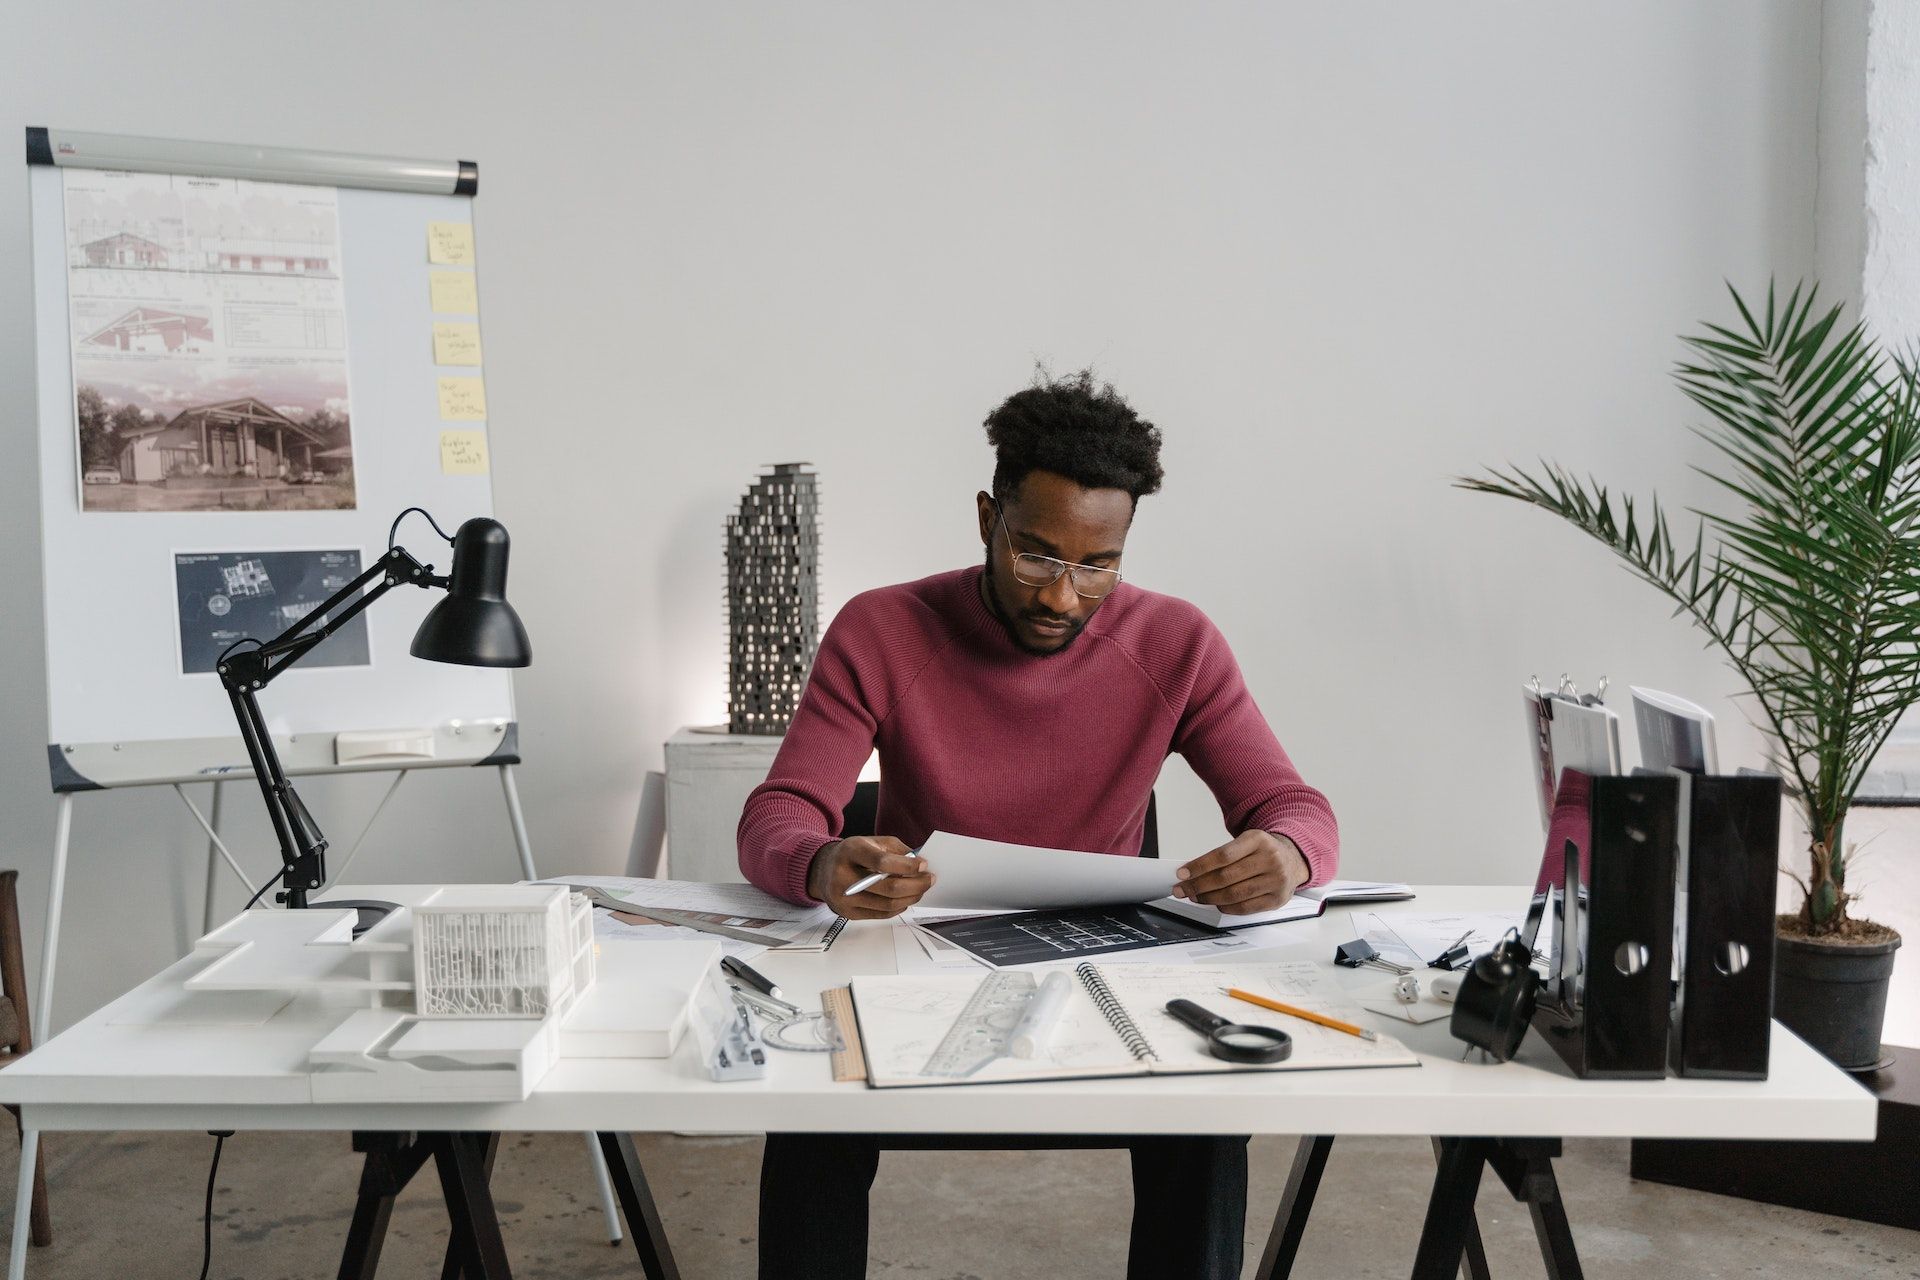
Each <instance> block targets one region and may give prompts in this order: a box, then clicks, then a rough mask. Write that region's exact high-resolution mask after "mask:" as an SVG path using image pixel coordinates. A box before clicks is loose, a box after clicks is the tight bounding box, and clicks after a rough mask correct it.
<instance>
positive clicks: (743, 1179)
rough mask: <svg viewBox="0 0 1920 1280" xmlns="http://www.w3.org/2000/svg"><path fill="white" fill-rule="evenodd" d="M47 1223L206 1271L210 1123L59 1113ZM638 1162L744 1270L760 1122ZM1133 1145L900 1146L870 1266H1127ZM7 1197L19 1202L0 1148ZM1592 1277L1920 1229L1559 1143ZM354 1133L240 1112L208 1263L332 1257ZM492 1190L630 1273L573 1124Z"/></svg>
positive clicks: (122, 1250)
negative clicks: (1830, 1212)
mask: <svg viewBox="0 0 1920 1280" xmlns="http://www.w3.org/2000/svg"><path fill="white" fill-rule="evenodd" d="M50 1146H51V1163H50V1165H49V1171H50V1173H51V1177H52V1203H53V1218H54V1231H55V1240H54V1244H53V1245H52V1247H51V1248H47V1249H35V1250H33V1251H32V1253H31V1255H30V1257H29V1265H28V1274H29V1275H30V1276H31V1277H32V1278H33V1280H70V1278H78V1277H86V1278H88V1280H98V1278H99V1277H114V1278H116V1280H117V1278H126V1280H135V1278H137V1280H146V1278H147V1277H158V1276H169V1277H183V1278H190V1277H193V1276H196V1275H198V1274H199V1266H200V1240H201V1234H200V1233H201V1227H200V1215H201V1205H202V1197H203V1196H204V1194H205V1187H206V1177H207V1161H208V1159H209V1157H210V1156H211V1154H212V1150H213V1140H212V1139H211V1138H208V1137H206V1136H205V1135H203V1134H140V1133H106V1134H56V1135H53V1136H52V1137H51V1139H50ZM639 1147H640V1153H641V1159H642V1161H643V1163H644V1164H645V1166H646V1168H647V1171H648V1177H649V1179H650V1181H651V1182H652V1184H653V1188H654V1194H655V1195H656V1196H657V1197H658V1199H659V1202H660V1211H661V1215H662V1217H663V1218H664V1220H665V1222H666V1226H667V1230H668V1233H669V1235H670V1237H671V1239H672V1242H673V1247H674V1250H675V1252H676V1254H677V1256H678V1259H679V1262H680V1267H681V1270H682V1272H683V1274H684V1275H686V1276H687V1277H688V1280H701V1278H704V1277H750V1276H752V1275H753V1271H754V1258H755V1241H754V1200H755V1187H756V1179H757V1177H758V1170H759V1153H760V1140H759V1139H758V1138H757V1137H708V1138H683V1137H646V1138H642V1139H640V1140H639ZM1292 1152H1293V1143H1292V1142H1291V1140H1288V1139H1258V1140H1256V1141H1255V1142H1254V1145H1253V1162H1252V1163H1253V1175H1252V1179H1253V1185H1252V1188H1251V1208H1250V1211H1249V1214H1250V1217H1249V1244H1248V1254H1249V1262H1248V1265H1249V1267H1251V1265H1252V1263H1253V1261H1254V1260H1255V1258H1257V1255H1258V1253H1259V1250H1260V1247H1261V1244H1262V1242H1263V1241H1264V1239H1265V1232H1266V1228H1267V1225H1268V1224H1269V1222H1270V1220H1271V1215H1272V1213H1273V1211H1274V1207H1275V1205H1276V1204H1277V1203H1278V1201H1279V1198H1280V1190H1281V1185H1282V1183H1283V1181H1284V1179H1285V1176H1286V1171H1287V1167H1288V1164H1289V1162H1290V1160H1291V1158H1292ZM1125 1158H1126V1157H1125V1154H1124V1153H1122V1152H1097V1151H1088V1152H978V1153H972V1152H969V1153H957V1154H956V1153H944V1154H943V1153H925V1152H911V1153H894V1154H889V1155H886V1156H884V1157H882V1161H881V1166H880V1186H879V1187H878V1188H877V1189H876V1191H875V1194H874V1231H873V1240H872V1258H873V1263H872V1270H871V1274H872V1275H873V1276H876V1277H887V1276H900V1277H913V1278H914V1280H990V1278H992V1280H997V1278H999V1277H1029V1276H1037V1275H1045V1276H1046V1277H1047V1278H1048V1280H1082V1278H1083V1277H1085V1278H1091V1277H1118V1276H1120V1275H1122V1274H1123V1272H1124V1270H1125V1256H1126V1228H1127V1221H1128V1216H1129V1214H1130V1212H1131V1203H1130V1201H1131V1196H1130V1194H1129V1191H1128V1184H1127V1174H1126V1165H1125ZM4 1164H5V1169H6V1173H5V1175H4V1182H0V1204H6V1205H11V1204H12V1202H13V1200H12V1197H13V1175H12V1171H13V1164H12V1161H11V1159H8V1160H6V1161H5V1162H4ZM1560 1164H1561V1175H1560V1176H1561V1185H1562V1188H1563V1190H1564V1192H1565V1195H1566V1197H1567V1201H1568V1204H1569V1207H1570V1210H1571V1216H1572V1219H1573V1225H1574V1234H1575V1236H1576V1237H1577V1239H1578V1241H1579V1246H1580V1251H1581V1256H1582V1260H1583V1262H1584V1263H1585V1265H1586V1273H1587V1275H1589V1276H1591V1277H1594V1278H1595V1280H1606V1278H1607V1277H1632V1278H1633V1280H1669V1278H1673V1280H1682V1278H1686V1277H1720V1276H1727V1277H1732V1276H1740V1277H1782V1278H1783V1280H1784V1278H1786V1277H1794V1278H1796V1280H1797V1278H1799V1277H1809V1276H1819V1277H1821V1278H1822V1280H1855V1278H1858V1280H1866V1278H1868V1277H1873V1278H1874V1280H1896V1278H1898V1280H1912V1278H1915V1277H1920V1233H1914V1232H1908V1231H1900V1230H1896V1229H1894V1228H1890V1227H1875V1226H1867V1225H1862V1224H1858V1223H1852V1222H1847V1221H1844V1220H1842V1219H1837V1218H1825V1217H1821V1216H1818V1215H1815V1214H1808V1213H1799V1212H1796V1211H1793V1210H1789V1209H1775V1208H1769V1207H1767V1206H1763V1205H1754V1204H1749V1203H1746V1202H1745V1201H1740V1200H1731V1199H1724V1198H1722V1197H1718V1196H1710V1195H1703V1194H1699V1193H1695V1192H1688V1191H1677V1190H1673V1189H1671V1188H1667V1187H1660V1186H1655V1185H1652V1184H1641V1183H1635V1182H1633V1181H1632V1180H1630V1179H1629V1178H1628V1177H1627V1171H1626V1167H1627V1146H1626V1144H1625V1143H1624V1142H1578V1143H1571V1144H1569V1145H1568V1150H1567V1155H1566V1157H1565V1158H1564V1159H1563V1160H1562V1161H1561V1162H1560ZM358 1167H359V1166H358V1158H357V1157H355V1156H354V1155H353V1154H352V1153H351V1152H350V1151H349V1149H348V1144H347V1138H346V1136H345V1135H334V1134H270V1133H242V1134H240V1135H239V1136H238V1137H236V1138H232V1139H229V1140H228V1142H227V1146H226V1152H225V1154H224V1155H223V1157H222V1159H221V1166H220V1177H219V1187H218V1190H217V1192H216V1194H215V1198H214V1247H213V1270H212V1273H211V1274H212V1275H213V1276H215V1277H222V1278H231V1277H244V1278H245V1280H306V1278H308V1277H313V1278H319V1277H328V1276H332V1275H333V1274H334V1269H335V1267H336V1266H337V1265H338V1262H339V1252H340V1245H341V1242H342V1240H343V1239H344V1237H345V1233H346V1225H347V1218H348V1215H349V1213H350V1211H351V1208H352V1203H353V1192H354V1187H355V1184H356V1179H357V1177H358ZM1431 1171H1432V1155H1431V1152H1430V1149H1429V1147H1428V1146H1427V1144H1426V1143H1425V1142H1424V1141H1421V1140H1413V1139H1342V1140H1341V1141H1340V1142H1338V1143H1337V1144H1335V1146H1334V1150H1333V1157H1332V1159H1331V1160H1330V1161H1329V1163H1328V1166H1327V1176H1326V1181H1325V1182H1324V1183H1323V1184H1322V1187H1321V1194H1320V1201H1319V1207H1318V1210H1317V1212H1316V1213H1315V1216H1314V1219H1313V1223H1312V1225H1311V1226H1310V1227H1309V1228H1308V1232H1307V1238H1306V1242H1305V1245H1304V1247H1303V1250H1302V1257H1301V1261H1300V1264H1299V1266H1298V1267H1297V1268H1296V1272H1295V1274H1297V1275H1299V1276H1302V1277H1340V1278H1341V1280H1370V1278H1372V1277H1393V1276H1405V1275H1406V1274H1407V1270H1408V1267H1409V1265H1410V1263H1411V1261H1412V1258H1413V1250H1414V1242H1415V1240H1416V1239H1417V1237H1418V1235H1419V1229H1420V1219H1421V1214H1422V1211H1423V1209H1424V1206H1425V1194H1426V1184H1427V1181H1428V1179H1429V1177H1430V1175H1431ZM426 1173H427V1176H425V1177H423V1178H421V1179H417V1180H416V1182H415V1184H414V1185H413V1186H412V1187H410V1188H408V1192H407V1194H406V1195H405V1196H403V1197H402V1198H401V1200H400V1201H399V1203H398V1204H397V1205H396V1207H395V1210H394V1214H393V1222H392V1227H391V1230H390V1232H389V1235H388V1243H387V1247H386V1250H385V1252H384V1254H383V1255H382V1259H381V1274H382V1275H383V1276H390V1277H413V1276H432V1275H437V1274H439V1266H440V1259H441V1254H442V1250H443V1249H444V1248H445V1238H446V1237H445V1230H446V1217H445V1212H444V1210H443V1208H442V1207H441V1205H440V1203H439V1200H438V1186H437V1183H436V1181H435V1180H434V1179H433V1177H432V1176H431V1170H428V1171H426ZM494 1189H495V1191H494V1193H495V1196H496V1198H497V1201H498V1203H499V1206H500V1210H501V1216H502V1220H503V1223H504V1228H505V1234H506V1242H507V1249H508V1253H509V1255H510V1256H511V1258H512V1261H513V1265H514V1268H515V1272H514V1274H515V1275H516V1276H518V1277H521V1280H593V1278H594V1277H602V1276H622V1277H634V1276H638V1275H639V1274H640V1270H639V1265H638V1263H637V1261H636V1260H635V1258H634V1254H633V1252H632V1249H631V1247H630V1246H627V1245H624V1244H623V1245H622V1246H621V1247H620V1248H619V1249H617V1250H616V1249H612V1248H609V1247H608V1246H607V1244H606V1240H605V1237H604V1234H603V1232H602V1228H601V1218H600V1211H599V1206H598V1203H597V1201H596V1199H595V1197H594V1194H593V1188H592V1181H591V1177H590V1174H589V1172H588V1168H587V1162H586V1148H585V1142H584V1140H583V1139H582V1138H580V1137H579V1136H578V1135H574V1134H539V1135H525V1134H518V1135H508V1136H507V1137H506V1138H505V1139H504V1141H503V1143H502V1145H501V1149H500V1155H499V1161H498V1165H497V1167H496V1170H495V1175H494ZM1480 1219H1481V1229H1482V1232H1483V1233H1484V1235H1485V1238H1486V1241H1487V1250H1488V1255H1489V1258H1490V1260H1491V1262H1492V1269H1493V1273H1494V1275H1496V1276H1498V1277H1503V1278H1505V1277H1517V1276H1538V1275H1541V1274H1542V1268H1541V1264H1540V1258H1539V1255H1538V1253H1537V1252H1536V1251H1535V1247H1534V1244H1533V1236H1532V1228H1531V1226H1530V1224H1529V1221H1528V1217H1527V1214H1526V1212H1525V1211H1524V1209H1523V1208H1522V1207H1521V1206H1519V1205H1516V1204H1515V1203H1514V1202H1513V1201H1511V1200H1509V1199H1508V1198H1507V1196H1506V1193H1505V1191H1504V1189H1503V1188H1501V1187H1500V1185H1499V1184H1498V1182H1497V1181H1496V1180H1494V1179H1492V1178H1491V1177H1489V1178H1488V1180H1487V1182H1486V1183H1485V1184H1483V1187H1482V1190H1481V1197H1480Z"/></svg>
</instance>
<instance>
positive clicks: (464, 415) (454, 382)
mask: <svg viewBox="0 0 1920 1280" xmlns="http://www.w3.org/2000/svg"><path fill="white" fill-rule="evenodd" d="M440 416H441V418H442V419H444V420H445V421H447V422H483V421H485V420H486V416H487V384H486V382H485V381H484V380H483V379H480V378H442V379H440Z"/></svg>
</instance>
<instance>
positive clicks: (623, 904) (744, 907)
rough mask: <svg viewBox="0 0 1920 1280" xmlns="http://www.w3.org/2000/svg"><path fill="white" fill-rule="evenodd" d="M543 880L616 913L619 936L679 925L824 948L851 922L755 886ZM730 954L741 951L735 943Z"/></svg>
mask: <svg viewBox="0 0 1920 1280" xmlns="http://www.w3.org/2000/svg"><path fill="white" fill-rule="evenodd" d="M538 883H541V884H563V885H566V886H568V887H569V888H571V889H573V890H574V891H575V892H577V893H584V894H586V895H587V897H588V898H589V899H591V900H592V902H593V904H594V905H595V906H596V907H604V908H606V909H607V910H608V912H610V913H612V920H611V923H612V924H615V925H619V926H622V927H623V930H622V932H621V934H619V935H618V936H624V937H628V938H635V937H638V938H647V937H656V936H657V937H659V938H660V939H661V940H666V938H667V937H669V936H672V935H656V934H654V933H652V932H651V931H653V930H659V929H674V930H677V931H678V934H677V936H682V937H684V936H685V935H686V932H687V931H688V930H692V931H694V932H695V933H704V934H709V935H713V936H716V937H719V938H723V939H727V940H730V941H732V942H734V943H737V944H741V945H742V946H749V947H754V948H765V947H779V948H781V949H783V950H789V951H825V950H826V949H827V948H828V947H830V946H832V945H833V940H834V939H835V938H837V937H839V936H840V930H841V929H843V928H845V927H846V923H847V922H846V921H845V920H842V919H841V918H840V917H839V916H836V915H834V914H833V912H831V911H829V910H828V909H827V908H825V907H822V906H813V907H796V906H794V905H793V904H792V903H790V902H783V901H781V900H780V899H779V898H776V897H774V896H773V895H772V894H770V893H767V892H765V891H763V890H761V889H758V888H756V887H754V886H753V885H750V884H707V883H704V882H702V881H698V880H648V879H642V878H638V877H633V876H555V877H553V878H552V879H550V880H542V881H539V882H538ZM603 919H604V917H602V916H601V915H600V913H598V912H596V913H595V920H594V932H595V935H596V936H601V935H602V920H603ZM638 931H647V932H638ZM608 932H609V934H611V931H610V930H609V931H608ZM728 952H729V954H735V955H740V954H742V952H741V951H740V950H739V949H737V948H734V947H729V948H728Z"/></svg>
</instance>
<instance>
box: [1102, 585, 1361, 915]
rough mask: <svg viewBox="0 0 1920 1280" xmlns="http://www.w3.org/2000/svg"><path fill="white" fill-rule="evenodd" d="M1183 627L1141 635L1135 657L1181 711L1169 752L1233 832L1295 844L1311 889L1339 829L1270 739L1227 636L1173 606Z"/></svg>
mask: <svg viewBox="0 0 1920 1280" xmlns="http://www.w3.org/2000/svg"><path fill="white" fill-rule="evenodd" d="M1179 603H1180V607H1181V609H1182V612H1183V613H1184V614H1185V615H1186V617H1185V622H1184V625H1181V626H1177V627H1165V628H1154V629H1152V630H1148V631H1145V632H1143V633H1142V634H1141V636H1140V637H1139V641H1138V643H1139V648H1140V658H1141V662H1142V665H1143V666H1144V667H1146V669H1147V671H1148V674H1149V676H1151V677H1152V678H1154V679H1155V681H1156V683H1160V684H1161V687H1162V692H1163V695H1166V694H1171V695H1172V698H1171V699H1170V704H1171V705H1172V706H1173V707H1175V708H1176V709H1178V710H1179V720H1178V722H1177V724H1176V725H1175V727H1174V734H1173V749H1174V750H1175V751H1178V752H1179V753H1180V754H1181V755H1182V756H1184V757H1185V758H1186V761H1187V763H1188V764H1189V765H1191V766H1192V767H1193V771H1194V773H1195V774H1197V775H1198V776H1199V778H1200V780H1201V781H1202V782H1205V783H1206V784H1207V787H1208V789H1209V790H1211V791H1212V792H1213V798H1214V799H1215V800H1217V801H1219V802H1220V814H1221V817H1223V818H1224V819H1225V820H1226V824H1227V830H1229V831H1231V832H1232V833H1233V834H1234V835H1236V836H1237V835H1239V834H1241V833H1242V832H1245V831H1271V832H1273V833H1274V834H1275V835H1282V836H1285V837H1287V838H1288V839H1289V840H1291V841H1293V842H1294V844H1296V845H1298V846H1299V847H1300V852H1301V853H1302V854H1303V855H1305V857H1306V859H1307V866H1308V867H1310V868H1311V869H1312V871H1313V876H1312V878H1311V880H1309V881H1308V883H1310V884H1321V883H1324V882H1325V881H1328V880H1331V879H1332V878H1333V876H1334V873H1335V871H1336V870H1337V869H1338V868H1339V864H1340V827H1339V823H1338V822H1336V821H1335V819H1334V816H1333V806H1332V805H1330V804H1328V803H1327V798H1326V796H1324V795H1322V794H1321V793H1320V792H1319V791H1317V790H1315V789H1314V788H1313V787H1310V786H1308V785H1307V783H1306V781H1305V780H1304V779H1302V778H1301V776H1300V771H1299V770H1298V769H1296V768H1294V767H1293V761H1292V760H1290V759H1289V758H1288V757H1287V753H1286V751H1285V750H1284V749H1283V748H1282V747H1281V746H1280V741H1279V739H1277V738H1275V737H1274V735H1273V730H1272V728H1271V727H1269V726H1268V724H1267V720H1266V717H1265V716H1263V715H1261V714H1260V708H1259V707H1258V706H1257V705H1256V704H1255V703H1254V700H1253V694H1252V693H1251V692H1249V691H1248V689H1247V682H1246V680H1245V678H1244V677H1243V676H1242V675H1241V674H1240V664H1239V663H1238V662H1237V661H1235V660H1234V656H1233V651H1232V650H1231V649H1230V648H1229V647H1228V645H1227V640H1226V637H1225V636H1223V635H1221V634H1220V631H1219V628H1217V627H1215V626H1214V625H1213V623H1212V622H1211V621H1210V620H1208V618H1207V617H1206V615H1204V614H1202V613H1201V612H1200V611H1199V610H1198V609H1195V608H1193V607H1192V606H1191V605H1186V604H1184V602H1179Z"/></svg>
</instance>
